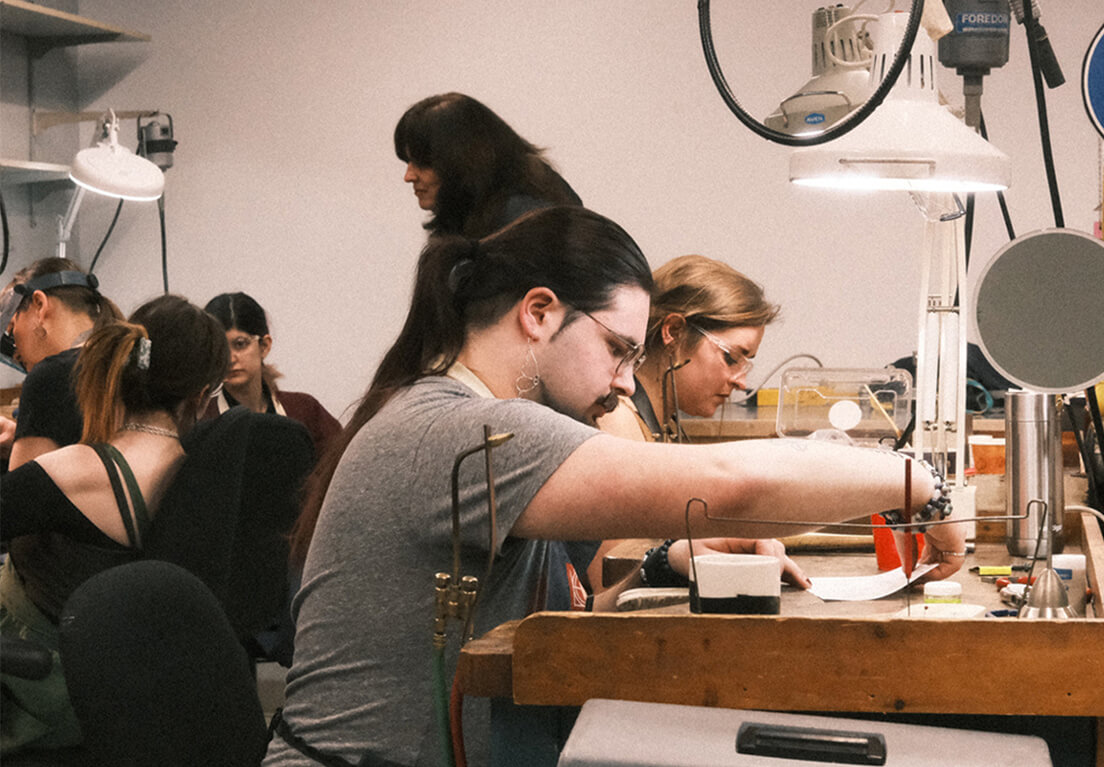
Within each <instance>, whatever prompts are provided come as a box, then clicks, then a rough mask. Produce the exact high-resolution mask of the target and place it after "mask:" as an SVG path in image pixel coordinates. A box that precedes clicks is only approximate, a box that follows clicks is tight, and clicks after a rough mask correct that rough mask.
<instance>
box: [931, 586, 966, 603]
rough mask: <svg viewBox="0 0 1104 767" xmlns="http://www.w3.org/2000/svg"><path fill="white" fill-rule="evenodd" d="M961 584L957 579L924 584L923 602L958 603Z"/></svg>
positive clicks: (960, 595)
mask: <svg viewBox="0 0 1104 767" xmlns="http://www.w3.org/2000/svg"><path fill="white" fill-rule="evenodd" d="M961 602H962V584H961V583H958V582H957V581H932V582H931V583H925V584H924V603H925V604H932V605H934V604H960V603H961Z"/></svg>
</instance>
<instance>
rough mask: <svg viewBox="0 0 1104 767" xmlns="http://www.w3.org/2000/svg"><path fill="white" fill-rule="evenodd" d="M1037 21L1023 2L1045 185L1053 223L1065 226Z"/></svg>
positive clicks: (1057, 225) (1061, 227)
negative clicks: (1051, 209) (1048, 116)
mask: <svg viewBox="0 0 1104 767" xmlns="http://www.w3.org/2000/svg"><path fill="white" fill-rule="evenodd" d="M1037 24H1038V21H1037V20H1036V18H1035V12H1034V11H1033V10H1032V8H1031V3H1030V2H1026V3H1024V30H1025V33H1026V34H1027V52H1028V54H1029V57H1030V59H1031V77H1032V79H1033V80H1034V82H1035V106H1036V111H1037V112H1038V115H1039V138H1040V140H1041V141H1042V145H1043V165H1044V167H1045V168H1046V176H1047V186H1048V188H1049V189H1050V205H1051V207H1052V208H1053V209H1054V225H1055V226H1056V227H1058V228H1059V229H1063V228H1065V226H1066V222H1065V217H1064V216H1063V215H1062V200H1061V197H1060V196H1059V194H1058V178H1057V176H1056V175H1055V172H1054V153H1053V152H1052V151H1051V147H1050V121H1049V120H1048V119H1047V107H1046V92H1045V91H1044V90H1043V73H1042V69H1041V67H1040V65H1039V43H1038V41H1037V40H1036V39H1035V27H1036V25H1037Z"/></svg>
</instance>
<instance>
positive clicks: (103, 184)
mask: <svg viewBox="0 0 1104 767" xmlns="http://www.w3.org/2000/svg"><path fill="white" fill-rule="evenodd" d="M69 178H70V179H71V180H72V181H73V183H74V184H76V185H77V190H76V193H75V194H74V195H73V198H72V199H71V200H70V201H69V208H68V210H67V211H66V213H65V217H64V218H62V219H61V220H60V221H59V222H58V247H57V255H58V256H59V257H61V258H64V257H65V247H66V243H67V242H68V241H69V235H70V234H71V233H72V230H73V224H74V222H75V221H76V218H77V211H78V210H79V208H80V204H81V200H82V199H83V198H84V194H85V191H91V192H93V193H95V194H99V195H103V196H105V197H113V198H116V199H122V200H137V201H142V202H151V201H153V200H156V199H158V198H159V197H161V193H162V192H163V191H164V189H165V174H164V173H163V172H162V171H161V169H160V168H159V167H157V165H155V164H154V163H152V162H150V161H149V160H147V159H146V158H144V157H139V156H138V155H136V154H134V152H132V151H131V150H130V149H127V148H126V147H125V146H122V145H121V144H120V143H119V119H118V118H117V117H116V116H115V112H114V110H111V111H110V112H109V113H108V114H107V115H105V116H104V118H103V122H102V130H101V134H100V138H99V140H98V141H97V142H96V145H95V146H92V147H89V148H88V149H82V150H81V151H79V152H77V156H76V157H75V158H74V159H73V165H72V169H71V170H70V172H69Z"/></svg>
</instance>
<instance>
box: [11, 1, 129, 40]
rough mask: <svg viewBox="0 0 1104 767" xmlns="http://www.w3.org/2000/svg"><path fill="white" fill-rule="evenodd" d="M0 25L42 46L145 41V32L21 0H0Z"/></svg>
mask: <svg viewBox="0 0 1104 767" xmlns="http://www.w3.org/2000/svg"><path fill="white" fill-rule="evenodd" d="M0 29H2V30H3V31H5V32H14V33H15V34H17V35H22V36H24V37H27V38H31V39H33V41H34V44H35V47H36V48H38V49H40V50H42V49H49V48H57V47H64V46H68V45H85V44H88V43H111V42H116V43H123V42H133V43H138V42H149V40H150V37H149V35H145V34H142V33H141V32H133V31H131V30H129V29H122V28H121V27H115V26H111V25H110V24H103V23H101V22H98V21H94V20H93V19H88V18H85V17H83V16H77V15H75V14H72V13H65V12H64V11H57V10H54V9H53V8H46V7H44V6H41V5H36V4H34V3H29V2H25V0H0Z"/></svg>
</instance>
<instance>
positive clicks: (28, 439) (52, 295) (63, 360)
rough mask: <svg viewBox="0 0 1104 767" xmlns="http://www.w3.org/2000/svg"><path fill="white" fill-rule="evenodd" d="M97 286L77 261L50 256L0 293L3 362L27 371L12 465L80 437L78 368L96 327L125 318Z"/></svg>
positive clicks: (18, 275)
mask: <svg viewBox="0 0 1104 767" xmlns="http://www.w3.org/2000/svg"><path fill="white" fill-rule="evenodd" d="M98 285H99V284H98V282H97V280H96V278H95V277H94V276H93V275H90V274H85V273H84V271H82V270H81V268H80V267H78V266H77V265H76V264H74V263H73V262H72V261H69V260H67V259H64V258H45V259H42V260H40V261H36V262H35V263H33V264H31V265H30V266H28V267H27V268H26V269H23V270H22V271H20V272H19V273H17V274H16V275H15V278H14V279H13V280H12V281H11V282H10V283H9V284H8V286H7V287H5V288H4V291H3V293H2V294H0V323H2V325H3V328H4V339H3V356H4V361H5V362H8V363H9V364H13V366H15V367H17V368H18V369H21V370H26V371H27V378H26V379H25V380H24V382H23V389H22V392H21V393H20V398H19V414H18V417H17V419H16V429H15V437H14V442H13V444H12V447H11V457H10V459H9V464H8V465H9V468H10V469H15V468H17V467H19V466H21V465H22V464H24V463H26V462H27V461H30V460H34V459H35V458H37V457H38V456H40V455H42V454H43V453H48V452H50V451H51V450H56V449H57V448H59V447H64V446H65V445H72V444H75V443H76V442H78V441H79V440H80V435H81V414H80V410H79V409H78V408H77V403H76V396H75V394H74V393H73V388H72V385H71V379H72V373H73V365H74V364H75V363H76V360H77V355H78V353H79V352H80V347H81V345H82V344H83V343H84V341H85V339H87V338H88V336H89V335H91V333H92V331H93V330H98V329H99V328H101V327H103V326H104V325H108V324H110V323H113V322H116V321H118V320H121V319H122V318H123V316H122V313H121V312H120V311H119V309H118V307H116V306H115V304H114V303H112V302H111V301H110V300H109V299H107V298H105V297H104V296H103V295H102V294H101V293H100V291H99V289H98Z"/></svg>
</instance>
